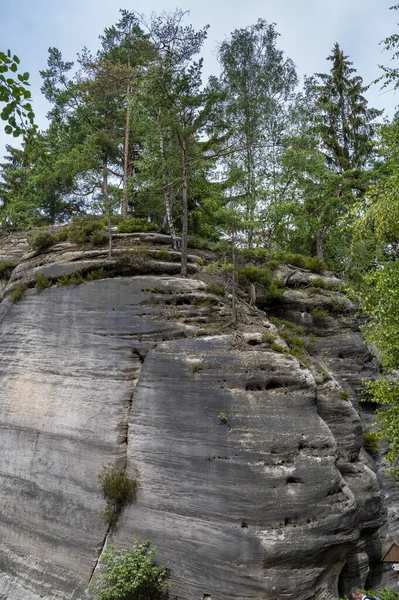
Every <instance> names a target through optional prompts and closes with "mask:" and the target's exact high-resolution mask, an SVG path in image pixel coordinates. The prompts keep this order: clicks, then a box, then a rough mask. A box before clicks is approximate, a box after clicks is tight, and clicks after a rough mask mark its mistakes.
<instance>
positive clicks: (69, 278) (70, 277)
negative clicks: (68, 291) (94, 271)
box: [55, 271, 84, 287]
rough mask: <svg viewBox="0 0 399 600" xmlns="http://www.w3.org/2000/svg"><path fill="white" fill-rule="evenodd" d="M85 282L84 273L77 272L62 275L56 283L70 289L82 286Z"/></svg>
mask: <svg viewBox="0 0 399 600" xmlns="http://www.w3.org/2000/svg"><path fill="white" fill-rule="evenodd" d="M83 282H84V278H83V275H82V273H80V272H79V271H77V272H76V273H70V274H65V275H61V276H60V277H58V279H57V281H56V282H55V285H57V286H66V287H68V286H69V285H80V284H81V283H83Z"/></svg>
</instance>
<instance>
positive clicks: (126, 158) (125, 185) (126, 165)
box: [121, 31, 131, 218]
mask: <svg viewBox="0 0 399 600" xmlns="http://www.w3.org/2000/svg"><path fill="white" fill-rule="evenodd" d="M127 66H128V72H129V71H130V31H129V33H128V52H127ZM130 95H131V85H130V81H128V84H127V89H126V119H125V146H124V149H123V199H122V207H121V214H122V216H123V217H125V218H126V217H127V207H128V204H129V179H130V178H129V133H130Z"/></svg>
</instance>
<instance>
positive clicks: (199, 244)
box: [187, 237, 209, 250]
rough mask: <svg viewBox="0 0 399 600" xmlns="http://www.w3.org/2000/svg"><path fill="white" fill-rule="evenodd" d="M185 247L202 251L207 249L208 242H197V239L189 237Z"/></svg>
mask: <svg viewBox="0 0 399 600" xmlns="http://www.w3.org/2000/svg"><path fill="white" fill-rule="evenodd" d="M187 246H188V247H189V248H196V249H197V250H203V249H204V248H209V242H207V241H206V240H199V239H198V238H192V237H189V238H188V240H187Z"/></svg>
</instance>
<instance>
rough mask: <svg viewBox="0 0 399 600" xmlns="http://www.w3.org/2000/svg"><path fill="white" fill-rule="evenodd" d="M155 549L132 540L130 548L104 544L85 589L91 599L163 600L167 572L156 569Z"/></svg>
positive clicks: (168, 573) (147, 544)
mask: <svg viewBox="0 0 399 600" xmlns="http://www.w3.org/2000/svg"><path fill="white" fill-rule="evenodd" d="M154 554H155V546H151V542H150V541H149V540H147V541H145V542H139V540H138V539H137V538H135V543H134V547H133V548H132V549H127V548H122V549H120V548H116V547H115V546H112V545H111V544H109V545H107V546H106V548H105V550H104V552H103V553H102V555H101V563H100V568H99V569H98V570H96V572H95V574H94V577H93V579H92V581H91V582H90V585H89V587H88V589H87V591H88V593H89V596H90V597H91V598H92V599H93V600H128V599H131V600H133V599H137V600H150V599H151V600H166V599H167V598H168V597H169V595H168V587H169V585H170V584H169V583H168V581H167V580H168V578H169V576H170V569H169V567H168V566H167V565H160V566H158V565H157V564H156V562H155V558H154Z"/></svg>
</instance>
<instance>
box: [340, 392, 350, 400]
mask: <svg viewBox="0 0 399 600" xmlns="http://www.w3.org/2000/svg"><path fill="white" fill-rule="evenodd" d="M339 395H340V396H341V398H342V400H350V397H351V395H350V393H349V392H347V391H346V390H343V391H342V392H340V394H339Z"/></svg>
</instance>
